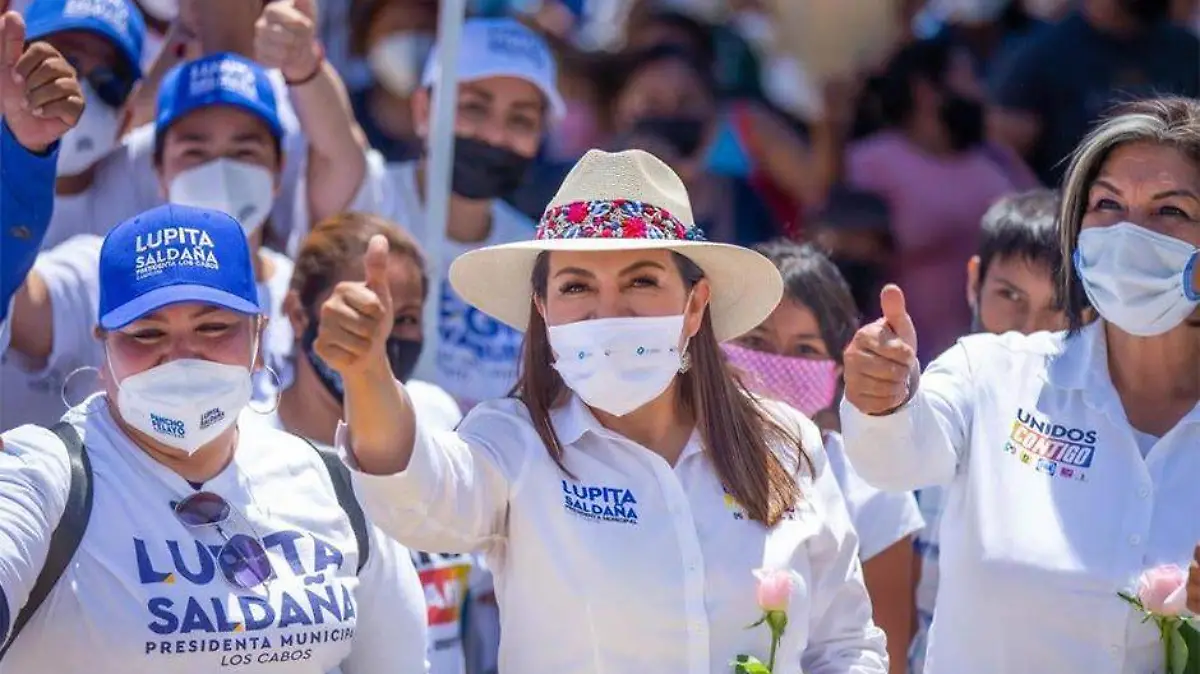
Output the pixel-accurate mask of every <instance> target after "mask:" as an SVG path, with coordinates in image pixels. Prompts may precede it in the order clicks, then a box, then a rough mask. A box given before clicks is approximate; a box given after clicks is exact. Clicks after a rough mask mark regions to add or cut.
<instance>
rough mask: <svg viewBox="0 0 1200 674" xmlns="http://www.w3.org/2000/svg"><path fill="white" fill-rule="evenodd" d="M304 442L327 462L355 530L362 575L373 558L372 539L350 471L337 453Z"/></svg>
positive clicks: (334, 489) (336, 490) (330, 476)
mask: <svg viewBox="0 0 1200 674" xmlns="http://www.w3.org/2000/svg"><path fill="white" fill-rule="evenodd" d="M304 441H305V442H307V443H308V444H309V446H311V447H312V448H313V451H315V452H316V453H317V454H318V455H320V457H321V460H322V461H324V462H325V469H326V470H327V471H329V479H330V480H331V481H332V482H333V491H334V493H335V494H337V500H338V505H340V506H342V510H344V511H345V512H346V517H349V518H350V528H352V529H354V540H355V542H357V543H358V571H357V572H358V573H362V570H363V567H364V566H366V565H367V558H368V557H370V556H371V537H370V534H369V533H368V531H367V516H366V515H364V514H363V511H362V506H360V505H359V504H358V498H356V497H355V496H354V484H353V483H352V482H351V481H350V469H349V468H346V464H344V463H342V457H340V456H338V454H337V452H335V451H333V450H331V449H322V448H320V447H318V446H316V445H314V444H313V443H312V442H311V441H310V440H308V439H307V438H304Z"/></svg>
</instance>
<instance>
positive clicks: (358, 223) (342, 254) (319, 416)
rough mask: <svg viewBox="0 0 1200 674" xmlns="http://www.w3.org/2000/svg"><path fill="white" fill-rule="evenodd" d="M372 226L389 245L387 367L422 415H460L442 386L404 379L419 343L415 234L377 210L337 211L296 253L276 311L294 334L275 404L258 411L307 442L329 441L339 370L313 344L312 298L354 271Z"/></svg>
mask: <svg viewBox="0 0 1200 674" xmlns="http://www.w3.org/2000/svg"><path fill="white" fill-rule="evenodd" d="M375 234H382V235H383V236H385V237H386V238H387V240H388V248H389V250H390V252H391V260H390V261H389V262H390V264H389V267H388V273H389V278H390V280H391V288H392V296H393V297H394V298H396V302H395V324H394V327H393V328H392V335H391V337H390V338H389V339H388V341H387V351H388V362H389V363H391V367H392V374H393V375H394V376H395V377H396V379H398V380H400V381H402V382H406V383H407V384H408V386H409V390H410V391H412V393H411V394H410V395H411V396H412V398H413V404H414V405H415V406H416V407H417V408H418V409H421V410H422V414H423V417H422V419H426V418H428V419H429V420H430V423H434V424H436V425H437V426H438V427H446V428H453V427H454V425H455V424H457V423H458V419H459V417H460V413H459V410H458V407H457V406H456V405H455V404H454V401H453V400H452V399H451V398H450V396H449V395H447V394H446V392H445V391H442V390H441V389H439V388H438V387H437V386H434V385H433V384H429V383H427V382H421V381H415V380H411V379H410V378H411V376H412V372H413V368H414V367H415V366H416V363H417V358H418V356H419V355H420V353H421V350H422V349H421V347H422V343H423V340H422V335H421V310H422V307H423V306H424V304H425V297H426V295H427V294H428V279H427V277H426V274H425V261H424V258H423V257H422V256H421V252H420V250H419V249H418V248H417V244H416V242H414V241H413V239H412V238H411V237H410V236H409V235H408V234H407V233H405V232H404V230H402V229H400V228H399V227H397V226H396V225H395V224H393V223H391V222H388V221H387V220H384V219H383V218H380V217H377V216H374V215H367V214H363V213H353V212H351V213H345V214H342V215H337V216H334V217H332V218H329V219H326V220H324V221H322V222H320V223H318V224H317V226H316V227H314V228H313V231H312V232H310V233H309V235H308V236H307V237H306V238H305V239H304V243H303V244H302V245H301V247H300V252H299V253H298V254H297V256H296V266H295V269H294V270H293V272H292V282H291V289H290V290H289V291H288V295H287V299H286V300H284V312H285V313H286V315H287V317H288V321H289V322H290V323H291V326H292V333H293V334H295V335H298V337H297V339H296V342H295V345H294V346H293V353H292V356H293V357H292V359H291V361H290V363H291V367H290V368H288V367H283V368H280V369H281V371H280V372H279V373H278V375H279V377H280V384H281V388H282V393H281V394H280V397H279V409H278V411H277V412H276V414H274V415H267V416H266V419H267V420H268V421H269V422H270V423H272V424H274V425H275V426H277V427H279V428H282V429H285V430H287V431H290V432H292V433H294V434H296V435H300V436H302V437H306V438H309V439H311V440H313V441H314V442H319V443H322V444H326V445H332V444H333V434H334V430H335V429H336V428H337V422H338V419H340V418H341V414H342V394H343V391H342V380H341V377H340V376H338V374H337V373H336V372H334V371H333V370H332V369H330V368H329V367H328V366H327V365H326V364H325V363H324V362H323V361H322V360H321V359H320V358H319V357H317V355H316V353H314V352H313V348H312V345H313V341H314V340H315V339H316V334H317V328H318V321H319V313H320V311H319V310H320V306H321V303H322V302H324V301H325V299H326V298H327V297H329V295H330V293H332V292H333V289H334V287H336V286H337V285H338V284H339V283H343V282H345V281H355V280H361V279H362V277H363V273H364V272H363V267H362V258H363V254H364V253H366V250H367V242H368V241H369V240H370V239H371V236H372V235H375Z"/></svg>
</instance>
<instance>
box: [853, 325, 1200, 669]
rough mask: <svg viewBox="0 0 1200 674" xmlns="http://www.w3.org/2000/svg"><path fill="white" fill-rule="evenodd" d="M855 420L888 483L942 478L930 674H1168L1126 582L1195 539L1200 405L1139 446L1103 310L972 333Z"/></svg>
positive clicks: (857, 444) (864, 450)
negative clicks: (1060, 326) (1077, 325)
mask: <svg viewBox="0 0 1200 674" xmlns="http://www.w3.org/2000/svg"><path fill="white" fill-rule="evenodd" d="M842 432H843V434H844V435H845V438H846V452H847V454H848V455H849V456H850V459H851V460H852V461H853V462H854V466H855V468H857V469H858V471H859V473H860V474H861V475H862V476H863V478H864V479H866V480H867V481H868V482H871V483H872V484H874V485H875V486H877V487H880V488H884V489H890V490H910V489H914V488H919V487H924V486H928V485H947V489H946V492H945V502H944V509H943V511H942V521H941V528H940V530H939V532H938V533H939V536H940V545H941V555H940V563H939V575H940V586H939V589H938V597H937V611H936V613H935V614H934V619H933V627H932V629H931V631H930V635H929V645H928V651H927V654H926V659H925V672H926V673H927V674H959V673H961V672H971V673H972V674H1012V673H1013V672H1072V673H1074V672H1087V674H1145V673H1148V672H1154V671H1162V667H1163V663H1162V657H1163V656H1162V646H1161V645H1160V643H1159V636H1158V632H1157V630H1156V629H1155V627H1154V626H1153V624H1143V623H1142V621H1141V618H1140V617H1139V616H1137V615H1135V614H1134V613H1133V612H1132V611H1131V610H1130V608H1129V606H1128V605H1127V604H1126V603H1125V602H1124V601H1122V600H1121V599H1119V598H1117V592H1118V591H1119V590H1122V589H1128V588H1130V587H1131V586H1132V583H1133V581H1134V579H1135V578H1136V576H1137V575H1138V574H1139V573H1140V572H1141V571H1142V570H1144V569H1146V568H1148V567H1151V566H1154V565H1158V564H1164V563H1176V564H1182V565H1185V566H1186V563H1187V561H1188V560H1190V558H1191V556H1192V549H1193V548H1194V547H1195V545H1196V543H1197V541H1200V517H1197V516H1196V513H1197V512H1200V489H1197V488H1196V484H1197V477H1198V476H1200V452H1198V451H1196V450H1197V448H1200V406H1197V407H1196V408H1195V409H1193V410H1192V411H1191V412H1190V413H1189V414H1188V415H1187V416H1186V417H1184V419H1183V420H1182V421H1180V422H1179V424H1178V425H1176V426H1175V428H1173V429H1172V430H1171V431H1170V432H1169V433H1167V434H1166V435H1165V436H1163V437H1162V438H1161V439H1159V440H1157V441H1156V442H1154V441H1151V442H1153V446H1152V447H1149V451H1148V453H1147V454H1146V455H1145V457H1144V458H1143V453H1142V451H1141V450H1140V449H1139V447H1138V440H1137V437H1136V435H1135V432H1134V429H1133V428H1132V427H1131V426H1130V425H1129V422H1128V421H1127V420H1126V417H1125V412H1124V410H1123V408H1122V406H1121V401H1120V399H1119V397H1118V396H1117V393H1116V390H1115V389H1114V388H1113V385H1112V382H1111V380H1110V378H1109V374H1108V363H1107V350H1106V346H1105V338H1104V331H1103V326H1102V324H1100V323H1097V324H1095V325H1092V326H1089V327H1087V328H1084V330H1083V331H1082V332H1081V333H1080V334H1079V335H1077V336H1075V337H1066V336H1065V334H1064V333H1036V334H1033V335H1029V336H1024V335H1020V334H1017V333H1009V334H1006V335H1002V336H997V335H972V336H970V337H966V338H963V339H962V340H960V341H959V342H958V344H956V345H955V346H954V347H952V348H951V349H950V350H949V351H947V352H946V353H945V354H943V355H942V356H941V357H939V358H938V359H937V360H935V361H934V362H933V363H932V364H930V366H929V368H928V369H927V370H926V372H925V374H924V375H923V376H922V377H921V383H920V387H919V389H918V391H917V393H916V395H915V396H914V397H913V399H912V400H911V401H910V402H909V403H908V404H907V405H906V406H905V407H903V408H901V409H900V410H899V411H897V412H895V413H894V414H891V415H889V416H886V417H873V416H868V415H865V414H863V413H861V412H859V411H858V410H857V409H856V408H855V407H854V406H853V405H851V404H849V403H845V402H844V403H843V404H842Z"/></svg>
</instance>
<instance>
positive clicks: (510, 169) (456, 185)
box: [450, 136, 533, 200]
mask: <svg viewBox="0 0 1200 674" xmlns="http://www.w3.org/2000/svg"><path fill="white" fill-rule="evenodd" d="M531 163H533V160H532V159H530V158H529V157H522V156H521V155H519V154H517V153H516V152H513V151H512V150H509V149H506V148H503V147H497V146H495V145H489V144H487V143H485V142H483V141H480V140H475V139H474V138H463V137H462V136H455V138H454V169H453V171H454V174H453V177H452V178H451V182H450V189H451V191H453V192H454V193H455V194H457V195H458V196H460V197H463V198H466V199H481V200H482V199H499V198H501V197H506V196H508V195H509V194H512V193H513V192H515V191H516V189H517V188H518V187H520V186H521V181H522V180H524V179H525V172H526V171H527V170H528V169H529V165H530V164H531Z"/></svg>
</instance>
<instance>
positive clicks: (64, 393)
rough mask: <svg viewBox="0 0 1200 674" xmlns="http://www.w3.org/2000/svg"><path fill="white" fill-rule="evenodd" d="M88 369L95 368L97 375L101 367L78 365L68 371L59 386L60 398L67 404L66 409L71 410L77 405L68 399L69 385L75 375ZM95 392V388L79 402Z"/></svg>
mask: <svg viewBox="0 0 1200 674" xmlns="http://www.w3.org/2000/svg"><path fill="white" fill-rule="evenodd" d="M87 370H93V371H95V373H96V375H97V376H99V375H100V368H98V367H94V366H91V365H84V366H83V367H77V368H75V369H74V370H71V371H70V372H68V373H67V376H66V377H63V381H62V386H60V387H58V399H59V400H61V401H62V404H63V405H64V406H65V408H66V409H68V410H69V409H71V408H72V407H74V406H75V405H73V404H71V401H69V400H67V385H68V384H70V383H71V380H72V379H74V378H75V375H77V374H79V373H80V372H85V371H87ZM94 392H95V390H92V391H90V392H89V393H88V394H87V395H85V396H83V399H82V400H80V401H79V402H83V401H84V400H86V399H87V397H88V395H91V394H92V393H94ZM76 404H78V403H76Z"/></svg>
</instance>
